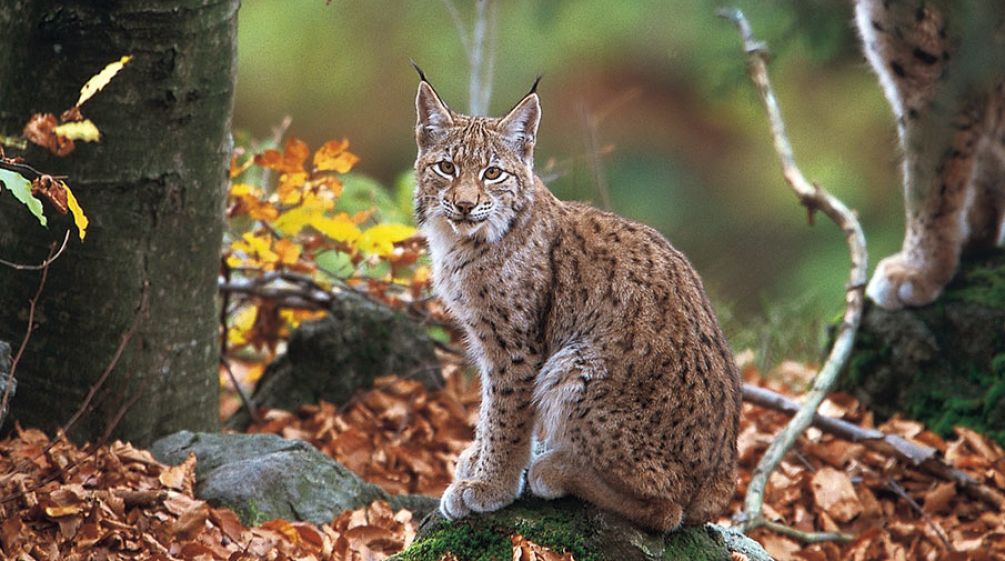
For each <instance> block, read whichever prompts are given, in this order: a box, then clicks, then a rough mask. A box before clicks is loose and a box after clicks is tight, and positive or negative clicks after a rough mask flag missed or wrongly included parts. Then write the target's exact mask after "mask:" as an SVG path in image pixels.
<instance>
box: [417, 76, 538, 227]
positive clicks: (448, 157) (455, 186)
mask: <svg viewBox="0 0 1005 561" xmlns="http://www.w3.org/2000/svg"><path fill="white" fill-rule="evenodd" d="M415 105H416V112H417V115H418V120H417V122H416V128H415V139H416V144H417V145H418V147H419V155H418V158H417V159H416V161H415V172H416V177H417V182H418V188H417V189H416V191H415V216H416V220H417V222H418V224H419V226H420V227H422V228H423V229H424V230H427V231H436V230H438V229H442V227H443V226H444V225H445V226H448V227H449V230H450V231H451V232H452V233H453V234H454V235H456V236H460V237H465V238H477V239H481V240H484V241H487V242H490V243H494V242H497V241H499V240H500V239H501V238H502V237H503V236H504V235H505V234H506V232H508V231H509V230H510V228H512V226H513V223H514V221H515V220H516V219H517V218H518V217H519V215H520V214H521V213H522V212H523V211H524V210H525V209H527V208H529V206H530V204H531V203H532V202H533V197H534V195H533V193H534V171H533V168H534V138H535V137H536V135H537V126H538V124H539V122H540V115H541V109H540V105H539V100H538V97H537V94H535V93H531V94H530V95H528V96H527V97H525V98H524V99H523V100H522V101H521V102H520V103H519V104H518V105H517V106H516V107H515V108H513V110H512V111H511V112H510V113H509V115H507V116H506V117H503V118H501V119H490V118H483V117H468V116H465V115H459V114H457V113H454V112H452V111H450V110H449V109H448V108H447V106H446V105H445V104H444V103H443V102H442V101H441V100H440V98H439V97H438V96H437V95H436V92H434V91H433V88H432V87H430V86H429V84H427V83H426V82H422V83H421V84H420V86H419V93H418V95H417V97H416V100H415Z"/></svg>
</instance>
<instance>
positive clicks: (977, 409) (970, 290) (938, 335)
mask: <svg viewBox="0 0 1005 561" xmlns="http://www.w3.org/2000/svg"><path fill="white" fill-rule="evenodd" d="M839 389H842V390H844V391H847V392H849V393H851V394H852V395H854V396H855V397H856V398H858V399H859V400H861V401H862V402H863V403H864V404H865V405H866V406H867V407H869V408H870V409H871V410H873V411H874V412H876V413H877V414H878V415H879V417H880V418H886V417H889V416H891V415H893V414H894V413H896V412H901V413H903V414H904V415H905V416H907V417H910V418H913V419H918V420H920V421H923V422H924V423H925V424H926V425H927V426H928V427H929V428H931V429H932V430H934V431H935V432H937V433H939V434H941V435H943V436H948V435H950V434H951V433H952V428H953V427H954V426H957V425H962V426H966V427H970V428H973V429H975V430H977V431H980V432H982V433H984V434H986V435H988V436H990V437H991V438H994V439H995V440H997V441H998V442H999V443H1001V444H1003V445H1005V251H1001V250H999V251H995V252H991V253H987V254H983V255H981V256H978V257H974V258H970V259H968V260H967V261H965V262H964V263H963V264H962V265H961V267H960V272H959V273H958V274H957V276H956V278H955V279H954V280H953V281H952V283H950V285H949V286H948V287H946V290H945V292H944V293H943V295H942V296H941V297H940V298H939V299H938V300H937V301H936V302H934V303H933V304H930V305H928V306H924V307H921V308H910V309H905V310H898V311H894V312H891V311H887V310H883V309H882V308H879V307H878V306H874V305H871V303H869V304H868V305H867V307H866V310H865V313H864V315H863V317H862V326H861V328H860V329H859V333H858V336H857V338H856V341H855V348H854V350H853V351H852V355H851V358H850V359H849V362H848V366H847V368H846V370H845V372H844V373H843V375H842V377H841V380H840V382H839Z"/></svg>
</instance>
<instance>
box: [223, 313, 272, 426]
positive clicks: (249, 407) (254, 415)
mask: <svg viewBox="0 0 1005 561" xmlns="http://www.w3.org/2000/svg"><path fill="white" fill-rule="evenodd" d="M226 337H227V335H226V333H225V334H224V338H226ZM220 364H222V365H223V369H224V370H226V371H227V377H229V378H230V383H232V384H234V390H235V391H236V392H237V397H239V398H241V405H243V406H244V410H245V411H247V412H248V417H250V418H251V422H252V423H261V422H262V417H261V416H260V415H259V414H258V409H256V408H255V404H254V403H252V402H251V398H250V397H248V395H247V394H246V393H244V389H242V388H241V384H240V383H238V381H237V376H235V375H234V370H233V369H232V368H231V367H230V361H228V360H227V359H226V358H225V357H223V356H221V357H220Z"/></svg>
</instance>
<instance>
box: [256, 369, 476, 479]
mask: <svg viewBox="0 0 1005 561" xmlns="http://www.w3.org/2000/svg"><path fill="white" fill-rule="evenodd" d="M449 368H451V367H448V369H449ZM446 379H447V388H446V389H445V390H444V391H441V392H437V393H436V394H432V395H431V394H430V393H428V392H426V391H425V389H424V388H423V386H422V384H420V383H418V382H416V381H414V380H402V379H398V378H392V377H388V378H382V379H378V380H377V381H376V382H375V384H374V386H375V389H374V390H373V391H370V392H367V393H366V394H362V395H360V396H359V397H357V398H356V399H354V400H352V401H351V402H350V403H348V404H347V405H346V406H344V407H341V408H339V407H337V406H335V405H333V404H331V403H326V402H322V403H320V404H319V405H307V406H304V407H301V408H300V409H299V410H298V411H297V412H295V413H290V412H287V411H279V410H272V411H270V412H268V413H267V414H266V415H265V418H264V420H263V422H262V424H259V425H253V426H252V427H250V428H249V432H271V433H275V434H278V435H280V436H283V437H285V438H296V439H300V440H306V441H308V442H310V443H311V444H313V445H314V446H316V447H317V448H318V449H320V450H321V451H323V452H324V453H325V454H328V455H329V456H331V457H333V458H335V459H336V460H338V461H339V462H341V463H342V464H344V465H345V466H346V467H348V468H349V469H351V470H352V471H354V472H355V473H357V474H359V475H360V476H361V477H363V478H364V479H366V480H367V481H370V482H372V483H376V484H377V485H380V486H381V487H383V488H384V489H385V490H387V491H388V492H390V493H395V494H402V493H413V494H422V495H433V496H439V495H440V494H441V493H443V490H444V489H446V488H447V485H449V484H450V478H451V476H452V474H453V471H454V469H453V468H454V462H455V460H456V458H457V455H458V454H460V452H461V451H462V450H464V448H465V447H466V446H467V445H468V443H469V442H470V441H471V439H472V438H473V436H474V432H473V430H472V426H473V425H474V421H475V419H476V418H477V414H478V412H477V409H478V402H479V393H478V392H479V390H478V386H477V384H476V383H473V382H469V381H467V380H466V379H465V378H464V377H463V376H461V375H460V374H459V373H456V372H454V373H453V375H449V373H448V376H447V377H446Z"/></svg>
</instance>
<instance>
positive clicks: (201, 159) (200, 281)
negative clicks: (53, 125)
mask: <svg viewBox="0 0 1005 561" xmlns="http://www.w3.org/2000/svg"><path fill="white" fill-rule="evenodd" d="M238 6H239V0H128V1H124V0H122V1H120V0H65V1H62V2H50V1H48V0H4V1H3V2H2V3H0V29H2V30H3V31H4V32H3V36H2V37H0V134H5V135H18V134H20V131H21V128H22V127H23V126H24V124H25V122H26V121H27V119H28V118H29V116H30V115H31V114H32V113H35V112H51V113H55V114H57V115H59V114H60V112H62V111H63V110H65V109H67V108H68V107H70V106H71V105H73V104H74V103H75V102H76V100H77V94H78V91H79V89H80V86H81V85H82V84H83V83H84V82H85V81H86V80H87V79H88V78H89V77H90V76H92V75H93V74H95V73H96V72H98V71H99V70H101V69H102V68H103V67H104V66H105V65H106V64H108V63H110V62H112V61H115V60H118V59H119V58H120V57H122V56H123V55H127V54H129V55H132V56H133V59H132V61H131V62H130V63H129V64H128V65H127V66H126V68H125V69H124V70H123V71H122V72H120V74H119V75H118V76H116V77H115V79H114V80H112V82H111V83H110V84H109V85H108V86H107V87H106V88H105V89H104V90H103V91H101V92H99V93H98V94H97V95H95V96H94V98H92V99H91V100H90V101H88V102H87V103H86V104H85V105H84V107H83V112H84V115H85V116H86V117H88V118H90V119H91V120H92V121H94V123H95V124H96V125H97V126H98V128H99V129H100V130H101V132H102V139H101V142H100V143H97V144H85V143H79V142H78V144H77V149H76V151H75V152H73V153H72V154H70V155H69V156H68V157H65V158H56V157H54V156H51V155H49V154H48V153H45V152H44V151H43V150H41V149H39V148H37V147H32V148H29V149H28V151H27V152H26V154H24V156H25V157H26V158H27V160H28V162H29V163H31V164H32V165H34V166H35V167H36V168H38V169H40V170H42V171H45V172H47V173H51V174H54V175H56V174H64V175H66V176H68V180H67V181H68V183H69V184H70V186H71V187H72V188H73V190H74V193H75V194H76V195H77V198H78V199H79V201H80V203H81V206H83V208H84V210H85V212H86V213H87V215H88V217H89V218H90V219H91V226H90V229H89V231H88V235H87V238H86V241H85V242H83V243H80V242H79V240H77V239H76V235H74V236H73V238H74V240H73V242H72V243H71V246H70V247H69V248H67V250H66V251H65V253H64V254H63V256H62V257H61V258H60V259H58V260H57V261H56V262H55V263H53V265H52V267H51V269H50V271H49V277H48V281H47V284H46V287H45V292H44V293H43V295H42V297H41V300H40V301H39V304H38V306H39V307H38V310H37V313H36V329H35V331H34V333H33V335H32V337H31V341H30V344H29V346H28V348H27V351H26V353H25V355H24V358H23V359H22V361H21V363H20V364H19V366H18V369H17V378H18V392H17V395H16V397H15V398H14V400H13V402H12V412H11V415H12V417H13V418H15V419H17V420H18V421H20V422H21V424H22V425H25V426H36V427H41V428H44V429H48V430H52V429H54V428H56V427H58V426H60V425H61V424H62V423H63V422H64V421H66V419H67V417H69V416H70V414H72V413H73V412H74V410H75V409H76V408H77V406H78V404H80V403H81V401H82V399H83V397H84V396H85V394H86V393H87V391H88V389H89V388H90V387H91V385H92V384H93V383H94V381H95V380H96V379H98V377H99V376H100V375H101V373H102V371H103V370H104V369H105V368H106V366H107V365H109V364H110V363H111V362H112V357H113V354H114V353H115V350H116V348H117V347H118V346H119V343H120V340H121V338H122V336H123V334H124V333H125V332H127V330H129V326H130V325H131V324H132V323H133V321H134V319H136V316H137V313H138V310H139V308H140V302H141V301H142V300H143V299H144V294H145V295H146V296H145V298H146V299H147V300H148V302H149V305H148V308H149V309H148V311H146V313H144V314H143V317H141V318H140V323H139V327H138V329H137V330H136V332H135V335H134V336H133V337H132V340H131V341H130V343H129V344H128V346H126V348H125V351H124V353H123V354H122V356H121V358H120V359H119V360H118V361H117V363H116V364H117V366H116V367H115V369H114V370H113V371H112V373H111V376H110V377H109V379H108V381H107V383H106V384H105V385H104V386H103V388H102V391H101V392H100V393H99V394H98V397H97V399H95V401H94V403H95V405H96V408H95V410H94V411H92V412H90V413H88V414H86V415H85V416H84V417H83V418H82V420H81V421H80V422H79V423H78V425H77V427H76V428H75V430H74V431H73V432H72V433H71V435H72V436H74V437H75V438H76V439H79V440H85V439H90V440H94V439H96V438H98V437H100V436H101V435H102V433H103V431H104V430H105V427H106V426H107V425H108V424H109V423H110V422H111V421H112V419H114V418H115V417H116V415H118V414H119V413H121V411H122V410H123V407H124V406H126V405H129V408H128V411H126V413H125V416H124V417H123V418H122V419H121V421H120V422H119V424H118V426H117V429H116V432H115V436H117V437H119V438H123V439H127V440H131V441H133V442H136V443H139V444H141V445H142V444H145V443H148V442H150V441H151V440H153V439H154V438H156V437H157V436H160V435H163V434H168V433H171V432H174V431H177V430H182V429H189V430H213V429H215V428H217V427H218V426H219V421H218V396H219V393H218V392H219V388H218V378H217V367H218V362H217V361H218V356H219V353H218V350H219V343H218V326H217V323H216V317H217V311H216V310H217V305H218V303H217V298H216V294H217V292H216V278H217V273H218V271H219V256H220V249H221V243H222V231H223V202H224V196H225V187H226V172H227V164H228V159H229V156H230V152H231V140H230V119H231V113H232V109H233V93H234V80H235V70H236V60H235V55H236V26H237V10H238ZM48 214H49V229H48V230H46V229H44V228H42V227H41V226H39V224H38V223H37V222H36V221H35V219H34V218H32V217H31V216H30V215H29V214H28V212H27V211H26V210H25V209H24V208H23V207H21V206H20V205H19V204H18V203H17V202H16V201H14V200H13V197H11V196H9V194H7V193H0V257H3V258H4V259H7V260H11V261H16V262H21V263H38V262H40V261H42V259H43V258H44V257H45V255H46V253H47V251H48V247H49V244H50V243H51V242H52V241H53V240H59V241H62V239H63V234H64V232H65V231H66V228H72V227H73V226H72V224H71V223H70V221H69V220H68V219H66V218H64V217H58V216H56V215H54V214H52V213H48ZM37 283H38V273H37V272H31V271H15V270H12V269H9V268H6V267H0V339H5V340H8V341H14V342H17V341H20V340H21V338H22V336H23V335H24V333H25V329H26V326H25V321H26V319H27V312H26V310H27V303H28V299H29V297H30V296H31V294H32V293H33V292H34V290H35V288H36V286H37ZM8 426H9V424H8Z"/></svg>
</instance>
